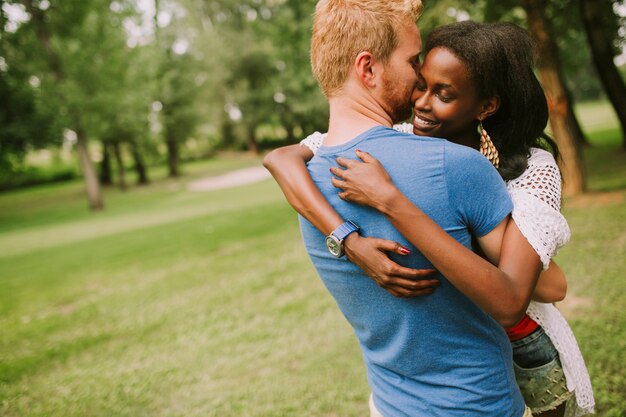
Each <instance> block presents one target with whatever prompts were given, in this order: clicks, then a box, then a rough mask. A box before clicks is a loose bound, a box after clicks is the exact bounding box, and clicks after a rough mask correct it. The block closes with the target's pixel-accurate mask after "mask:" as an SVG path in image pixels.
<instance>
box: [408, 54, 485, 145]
mask: <svg viewBox="0 0 626 417" xmlns="http://www.w3.org/2000/svg"><path fill="white" fill-rule="evenodd" d="M413 99H415V107H414V109H413V132H414V133H415V134H416V135H420V136H436V137H440V138H443V139H448V140H450V141H452V142H456V143H462V144H465V145H470V146H472V145H473V146H476V145H477V138H478V136H477V133H476V122H477V121H478V117H479V115H480V114H481V112H482V111H483V110H484V102H485V100H481V99H479V97H478V92H477V90H476V86H475V85H474V84H473V83H472V81H471V80H470V79H469V76H468V72H467V69H466V68H465V65H464V64H463V62H462V61H461V60H459V59H458V58H457V57H456V55H454V54H453V53H451V52H450V51H448V50H447V49H445V48H434V49H432V50H431V51H430V52H428V55H426V59H425V60H424V64H423V65H422V68H421V70H420V73H419V76H418V79H417V87H416V89H415V91H414V92H413Z"/></svg>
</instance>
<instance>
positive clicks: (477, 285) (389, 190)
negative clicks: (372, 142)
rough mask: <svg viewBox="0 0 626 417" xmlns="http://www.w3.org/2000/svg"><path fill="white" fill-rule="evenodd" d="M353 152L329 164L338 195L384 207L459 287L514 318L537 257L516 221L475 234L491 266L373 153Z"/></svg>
mask: <svg viewBox="0 0 626 417" xmlns="http://www.w3.org/2000/svg"><path fill="white" fill-rule="evenodd" d="M357 155H358V156H359V157H360V158H361V159H362V160H363V161H364V162H363V163H360V162H357V161H351V160H347V159H345V158H339V159H338V161H337V162H338V163H340V165H342V166H344V167H346V169H345V170H341V169H339V168H333V173H334V174H335V175H336V176H337V177H339V179H337V178H335V179H333V184H334V185H335V186H336V187H338V188H341V189H342V190H343V191H342V192H341V193H340V194H339V196H340V197H341V198H343V199H346V200H349V201H352V202H357V203H360V204H366V205H369V206H371V207H373V208H375V209H377V210H378V211H380V212H381V213H383V214H384V215H385V216H386V217H387V218H388V219H389V220H390V221H391V223H392V224H393V225H394V226H395V227H396V228H397V229H398V230H399V231H400V232H401V233H402V234H403V235H404V236H405V237H406V238H407V239H408V240H409V241H410V242H411V243H412V244H413V245H415V246H416V247H417V248H418V250H419V251H420V252H421V253H422V254H423V255H424V256H426V257H427V258H428V259H429V260H430V262H432V263H433V265H434V266H435V267H436V268H437V269H438V270H439V272H441V273H442V274H443V275H444V276H445V277H446V278H448V280H449V281H450V282H451V283H453V284H454V285H455V286H456V287H457V288H458V289H459V290H460V291H461V292H463V293H464V294H465V295H467V296H468V297H469V298H470V299H472V300H473V301H474V302H475V303H477V304H478V305H479V306H481V307H482V308H483V309H484V310H485V311H486V312H487V313H489V314H490V315H491V316H492V317H494V318H495V319H496V320H497V321H498V322H500V323H501V324H502V325H503V326H505V327H509V326H513V325H515V324H517V322H518V321H519V320H520V319H521V318H522V317H523V315H524V314H525V312H526V308H527V307H528V303H529V302H530V298H531V294H532V293H533V291H534V288H535V285H536V282H537V277H538V276H539V272H540V270H541V261H540V259H539V256H538V255H537V253H536V252H535V250H534V249H533V248H532V247H531V246H530V244H529V243H528V241H526V239H524V237H523V235H522V234H521V232H520V231H519V229H518V228H517V226H516V225H515V223H514V222H508V224H507V222H506V221H503V222H502V223H501V224H500V225H499V226H498V227H496V228H495V229H494V230H493V231H491V232H490V233H488V234H487V235H485V236H483V237H480V238H479V239H478V241H479V244H480V245H481V247H482V248H483V250H484V252H485V254H486V255H487V257H488V258H489V259H490V260H492V261H493V262H495V263H497V264H498V267H495V266H494V265H492V264H491V263H490V262H489V261H487V260H485V259H483V258H481V257H480V256H478V255H477V254H475V253H474V252H472V251H471V250H469V249H467V248H466V247H465V246H463V245H462V244H460V243H459V242H457V241H456V240H455V239H454V238H452V237H451V236H450V235H448V234H447V233H446V232H445V231H444V230H443V229H441V227H439V225H437V224H436V223H435V222H434V221H433V220H432V219H430V217H428V216H427V215H426V214H424V212H422V211H421V210H420V209H419V208H417V207H416V206H415V205H414V204H413V203H412V202H411V201H410V200H409V199H408V198H407V197H406V196H405V195H404V194H402V193H401V192H400V191H399V190H398V189H397V188H396V187H395V185H394V184H393V182H392V181H391V178H390V177H389V175H388V174H387V172H386V171H385V170H384V168H383V167H382V165H381V164H380V163H379V162H378V161H377V160H376V159H375V158H373V157H372V156H371V155H369V154H367V153H366V152H357Z"/></svg>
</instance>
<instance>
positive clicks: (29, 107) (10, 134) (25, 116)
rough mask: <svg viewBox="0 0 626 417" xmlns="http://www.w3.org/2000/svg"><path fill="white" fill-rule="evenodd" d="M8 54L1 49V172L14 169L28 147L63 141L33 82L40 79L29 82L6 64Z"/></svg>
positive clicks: (57, 126)
mask: <svg viewBox="0 0 626 417" xmlns="http://www.w3.org/2000/svg"><path fill="white" fill-rule="evenodd" d="M3 38H4V37H3ZM6 55H7V54H5V52H4V51H2V49H0V59H1V60H2V61H1V62H3V63H4V64H2V65H0V97H2V100H0V126H1V129H0V171H5V172H11V171H13V170H16V169H17V168H18V166H19V165H21V163H22V161H23V159H24V156H25V155H26V153H27V152H28V151H29V150H31V149H37V148H43V147H45V146H49V145H54V144H56V145H58V144H60V143H61V139H62V130H61V126H60V125H59V123H57V120H56V119H55V117H54V114H53V113H52V112H51V111H50V109H49V108H45V107H44V104H45V103H41V100H39V97H38V91H37V87H33V86H32V85H31V82H32V83H35V84H36V83H37V82H39V81H38V79H36V78H33V79H32V81H31V82H29V80H28V76H27V74H23V73H20V71H19V69H18V68H15V67H13V66H9V65H8V64H6V61H5V58H4V57H5V56H6Z"/></svg>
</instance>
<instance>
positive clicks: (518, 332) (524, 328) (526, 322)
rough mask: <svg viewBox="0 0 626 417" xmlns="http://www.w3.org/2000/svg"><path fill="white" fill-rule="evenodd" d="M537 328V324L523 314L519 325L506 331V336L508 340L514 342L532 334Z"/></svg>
mask: <svg viewBox="0 0 626 417" xmlns="http://www.w3.org/2000/svg"><path fill="white" fill-rule="evenodd" d="M537 327H539V325H538V324H537V322H536V321H534V320H533V319H531V318H530V316H529V315H528V314H525V315H524V317H523V318H522V319H521V320H520V322H519V323H517V324H516V325H515V326H513V327H509V328H507V329H506V334H507V336H509V340H510V341H511V342H514V341H516V340H520V339H523V338H524V337H526V336H528V335H529V334H531V333H532V332H534V331H535V330H536V329H537Z"/></svg>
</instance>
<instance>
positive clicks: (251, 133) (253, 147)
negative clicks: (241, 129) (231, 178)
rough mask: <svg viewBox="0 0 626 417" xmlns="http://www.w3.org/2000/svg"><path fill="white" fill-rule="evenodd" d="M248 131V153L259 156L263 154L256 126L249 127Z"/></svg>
mask: <svg viewBox="0 0 626 417" xmlns="http://www.w3.org/2000/svg"><path fill="white" fill-rule="evenodd" d="M246 131H247V134H248V151H250V152H252V153H254V154H256V155H258V154H259V153H261V150H260V149H259V142H258V141H257V139H256V131H255V129H254V126H247V127H246Z"/></svg>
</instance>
